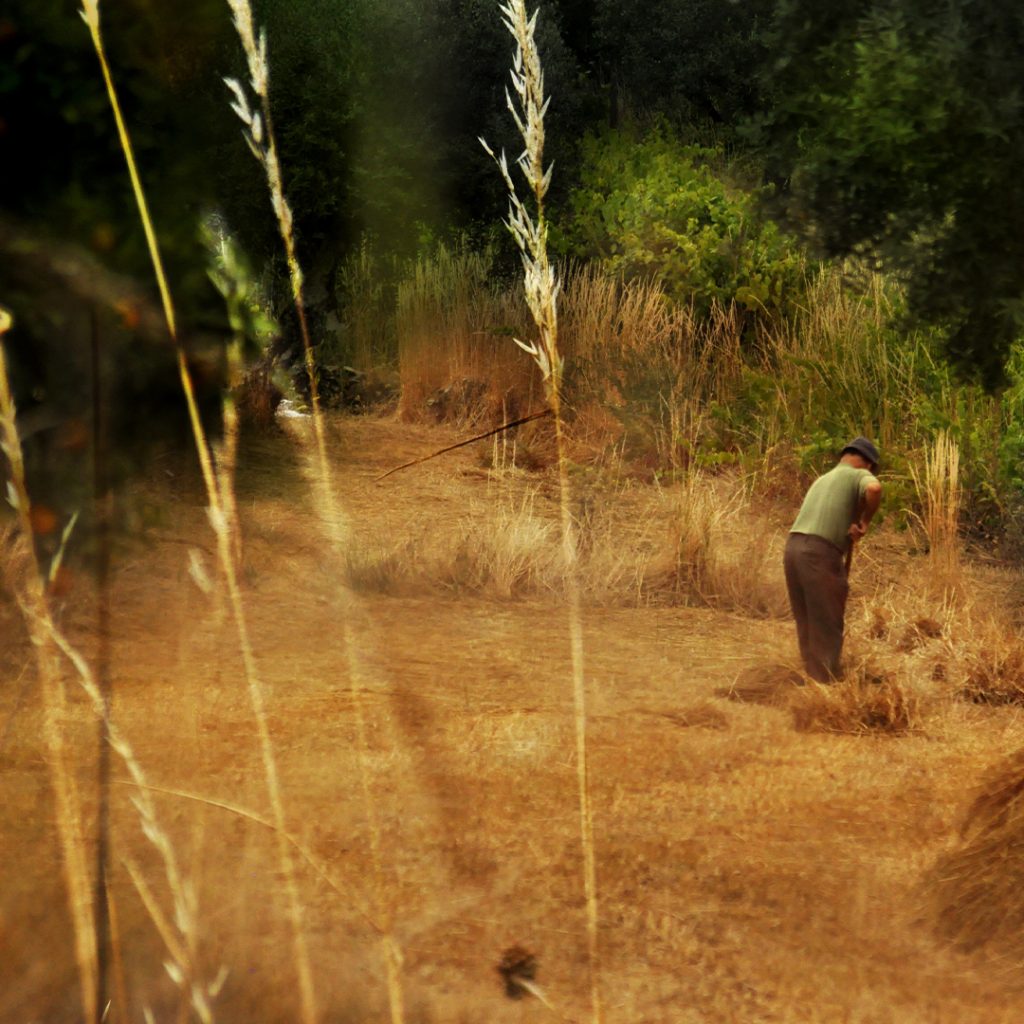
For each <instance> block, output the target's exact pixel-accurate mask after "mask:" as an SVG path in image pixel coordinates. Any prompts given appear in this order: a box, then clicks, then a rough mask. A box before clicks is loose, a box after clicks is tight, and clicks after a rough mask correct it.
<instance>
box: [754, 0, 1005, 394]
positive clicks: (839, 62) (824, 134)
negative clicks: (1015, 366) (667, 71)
mask: <svg viewBox="0 0 1024 1024" xmlns="http://www.w3.org/2000/svg"><path fill="white" fill-rule="evenodd" d="M769 45H770V47H771V49H772V51H773V54H774V56H775V62H774V64H773V65H772V67H773V70H772V74H771V83H772V89H773V103H772V104H771V105H770V106H767V107H766V108H765V109H764V110H763V111H762V113H761V115H760V117H759V127H760V129H761V141H762V143H765V144H767V145H768V146H769V153H770V158H771V160H772V162H773V163H772V166H773V170H774V173H775V174H776V176H777V177H778V178H779V180H781V181H784V182H786V183H787V184H788V198H789V199H790V209H791V212H792V213H793V214H795V215H796V216H797V217H798V218H799V219H802V220H803V221H804V223H805V226H806V227H807V229H808V231H809V233H810V234H811V236H812V237H813V238H814V239H815V240H816V241H817V242H818V243H819V244H820V246H821V248H822V250H823V251H824V252H825V253H826V254H828V255H831V256H838V255H845V254H849V253H858V254H861V255H863V256H866V257H868V258H870V259H874V260H876V261H878V262H879V263H880V264H881V265H883V266H885V267H887V268H889V269H893V270H896V271H898V272H899V273H900V274H901V275H902V276H903V278H904V280H905V281H906V283H907V287H908V293H907V294H908V300H909V306H910V312H911V313H913V314H914V315H915V316H916V317H917V318H918V319H920V320H924V321H927V322H929V323H932V324H936V325H938V326H939V327H940V328H942V329H943V332H944V335H945V337H946V349H947V351H948V353H949V354H950V355H951V356H952V357H953V359H954V360H955V361H956V362H957V363H959V364H960V365H961V366H962V367H965V368H968V369H970V368H975V369H977V370H978V371H979V372H980V374H981V376H982V378H983V379H984V380H985V381H986V382H987V383H989V384H993V383H996V382H997V381H999V380H1000V378H1001V374H1002V367H1003V364H1004V362H1005V360H1006V358H1007V353H1008V350H1009V347H1010V345H1011V342H1012V341H1013V339H1014V338H1015V337H1016V336H1017V335H1018V333H1019V331H1020V327H1021V323H1022V320H1021V313H1022V310H1024V305H1022V302H1024V179H1022V178H1021V175H1020V167H1021V166H1022V163H1024V118H1022V111H1024V63H1022V62H1021V59H1020V56H1021V53H1024V9H1021V8H1020V7H1019V6H1015V5H1013V4H1007V3H1005V2H1002V0H981V2H975V0H971V2H968V0H951V2H949V3H944V4H939V5H936V4H932V3H927V2H924V0H899V2H896V3H893V2H891V0H885V2H880V0H854V2H851V3H844V4H825V5H822V4H820V3H817V2H810V0H786V2H784V3H781V4H779V5H778V11H777V14H776V18H775V23H774V26H773V29H772V33H771V35H770V37H769Z"/></svg>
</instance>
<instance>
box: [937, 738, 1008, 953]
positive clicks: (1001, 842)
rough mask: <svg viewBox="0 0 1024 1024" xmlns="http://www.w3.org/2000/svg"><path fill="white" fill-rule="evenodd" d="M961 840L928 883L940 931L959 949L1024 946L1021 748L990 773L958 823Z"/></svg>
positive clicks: (995, 948) (1001, 950)
mask: <svg viewBox="0 0 1024 1024" xmlns="http://www.w3.org/2000/svg"><path fill="white" fill-rule="evenodd" d="M960 835H961V837H962V840H963V842H962V843H961V845H960V847H959V848H958V849H956V850H954V851H952V852H951V853H948V854H946V855H945V856H943V857H942V858H941V859H940V860H939V861H938V863H937V864H936V865H935V867H934V868H933V869H932V871H931V872H930V874H929V876H928V878H927V879H926V884H927V885H928V888H929V890H930V892H931V894H932V898H933V900H934V910H935V920H936V926H937V929H938V931H939V933H940V934H941V935H943V936H944V937H945V938H947V939H949V940H950V941H951V942H953V943H955V944H956V945H957V946H959V947H960V948H962V949H965V950H971V949H977V948H979V947H981V946H984V945H989V944H991V945H992V946H993V947H994V951H995V952H998V953H1000V954H1002V955H1003V956H1005V957H1007V959H1011V960H1014V961H1016V962H1017V963H1018V964H1019V963H1020V953H1021V951H1022V950H1024V750H1020V751H1018V752H1017V753H1016V754H1014V755H1013V756H1011V757H1010V758H1008V759H1007V760H1005V761H1003V762H1002V763H1001V764H999V765H998V766H996V768H995V769H994V770H993V771H992V772H991V773H990V774H989V775H988V777H987V778H986V779H985V781H984V782H983V784H982V787H981V790H980V792H979V794H978V796H977V797H976V798H975V800H974V803H973V804H972V805H971V807H970V809H969V810H968V812H967V814H966V816H965V817H964V821H963V824H962V825H961V827H960Z"/></svg>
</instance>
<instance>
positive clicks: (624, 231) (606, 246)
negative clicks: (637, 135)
mask: <svg viewBox="0 0 1024 1024" xmlns="http://www.w3.org/2000/svg"><path fill="white" fill-rule="evenodd" d="M726 170H727V169H726V168H725V167H724V166H723V163H722V160H721V158H720V156H719V154H718V153H716V152H715V151H714V150H711V149H707V148H704V147H700V146H694V145H684V144H681V143H680V142H678V141H676V140H675V139H674V138H673V137H672V136H671V135H669V134H666V133H664V132H655V133H654V134H651V135H649V136H648V137H646V138H644V139H642V140H639V141H638V140H636V139H634V138H631V137H630V136H629V135H625V134H622V133H619V132H608V133H606V134H604V135H601V136H588V137H587V139H585V140H584V143H583V147H582V152H581V161H580V170H579V181H578V184H577V186H576V188H575V189H574V190H573V193H572V197H571V199H570V203H569V210H570V214H569V216H567V217H566V219H565V230H566V239H565V244H566V246H567V248H568V250H569V251H570V252H571V253H572V254H573V255H574V256H576V257H579V258H584V259H587V258H599V259H601V260H602V261H604V263H605V264H606V266H607V267H608V269H610V270H612V271H613V272H618V273H621V274H623V275H624V276H625V277H627V278H633V277H642V276H650V277H654V278H656V279H657V280H658V281H660V282H661V285H662V287H663V288H664V290H665V292H666V294H667V295H668V296H669V297H670V298H672V299H673V300H675V301H676V302H680V303H684V304H693V306H694V307H695V308H696V309H697V310H698V311H699V312H702V313H707V312H708V311H709V310H710V308H711V307H712V305H713V304H715V303H718V304H720V305H729V304H730V303H733V302H735V303H737V304H738V305H739V306H741V307H742V308H744V309H745V310H747V311H748V313H749V314H751V316H754V315H757V316H768V317H773V316H774V317H779V316H783V315H785V314H786V313H787V312H789V311H790V306H791V303H792V301H793V299H795V298H796V296H797V295H798V294H799V291H800V287H801V285H802V282H803V269H804V268H803V259H802V257H801V254H800V252H799V250H798V248H797V247H796V245H795V244H794V243H793V242H792V241H791V240H790V239H787V238H786V237H785V236H784V235H782V234H781V233H780V232H779V230H778V228H777V227H776V226H775V224H774V223H772V222H771V221H769V220H766V219H765V218H764V217H763V216H762V215H761V214H760V212H759V209H758V204H757V192H756V191H749V190H745V189H743V188H740V187H737V186H730V185H728V184H727V183H726V181H725V178H724V172H725V171H726Z"/></svg>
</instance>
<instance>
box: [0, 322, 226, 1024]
mask: <svg viewBox="0 0 1024 1024" xmlns="http://www.w3.org/2000/svg"><path fill="white" fill-rule="evenodd" d="M3 326H4V325H3V322H2V317H0V336H2V334H3ZM0 432H2V435H3V441H2V443H0V444H2V449H3V452H4V454H5V455H6V456H7V459H8V462H9V464H10V466H11V483H10V487H9V500H10V501H11V503H12V505H14V507H15V509H16V510H17V512H18V518H19V523H20V526H21V530H22V534H23V537H24V540H25V541H26V543H27V544H28V546H29V551H30V552H31V551H32V550H33V548H32V532H31V530H32V527H31V504H30V499H29V495H28V490H27V488H26V486H25V473H24V460H23V457H22V450H21V443H20V441H19V440H18V434H17V428H16V426H15V408H14V401H13V398H12V396H11V390H10V382H9V378H8V374H7V362H6V358H5V356H4V353H3V349H2V346H0ZM30 560H31V561H32V563H33V564H32V565H31V570H34V571H30V572H29V573H27V576H26V579H24V580H22V581H21V584H20V587H19V588H18V589H16V594H17V596H18V598H19V602H20V603H21V606H22V608H23V610H24V612H25V615H26V618H27V621H28V625H29V629H30V634H31V636H32V640H33V645H34V646H35V648H36V650H37V652H39V653H37V657H38V658H39V659H40V677H41V678H42V680H43V687H44V703H45V706H46V734H47V742H48V744H50V745H51V757H52V758H59V760H54V764H56V765H58V766H59V768H60V769H61V770H62V771H64V772H67V771H68V769H67V764H66V761H65V759H64V754H63V739H62V737H61V734H60V727H59V725H58V724H57V723H56V722H54V721H53V719H54V717H55V714H57V715H59V714H63V712H64V694H63V685H62V683H61V681H60V679H61V677H60V667H59V664H58V663H57V660H56V658H55V657H53V655H54V654H56V653H57V652H59V653H60V654H63V655H64V657H65V658H66V659H67V660H68V661H69V662H70V664H71V666H72V668H73V669H74V678H75V679H76V680H77V682H78V685H79V686H80V687H81V689H82V690H83V691H84V693H85V695H86V698H87V699H88V701H89V704H90V706H91V708H92V710H93V712H94V714H95V715H96V717H97V719H99V720H100V721H102V722H103V724H104V725H105V730H104V734H105V737H106V740H107V742H108V743H109V744H110V747H111V749H113V751H114V752H115V753H116V754H117V755H118V756H119V757H120V758H121V760H122V761H123V763H124V765H125V767H126V769H127V771H128V774H129V776H130V778H131V779H132V781H133V782H134V783H135V787H136V794H135V796H134V797H133V803H134V805H135V808H136V810H137V811H138V814H139V819H140V821H141V823H142V831H143V833H144V834H145V836H146V838H147V839H149V841H150V842H151V843H152V844H153V846H154V847H155V848H156V850H157V852H158V854H159V856H160V860H161V862H162V864H163V867H164V873H165V875H166V878H167V884H168V888H169V890H170V893H171V898H172V901H173V906H174V925H175V931H173V932H170V929H169V928H164V929H163V931H164V932H165V933H167V932H170V934H171V935H172V938H171V941H170V942H169V943H168V944H167V948H168V952H169V953H170V955H171V957H172V964H171V967H170V968H169V970H170V971H171V973H172V977H175V978H176V980H178V981H179V985H180V986H181V988H182V989H183V991H184V993H185V995H186V996H187V998H188V1000H189V1002H190V1003H191V1005H192V1008H193V1009H194V1010H195V1012H196V1015H197V1016H198V1017H199V1019H200V1020H201V1021H202V1022H203V1024H212V1021H213V1013H212V1010H211V1007H210V1001H209V995H210V991H209V989H208V988H204V987H203V986H202V985H201V984H200V983H199V981H198V979H197V978H196V972H195V967H194V960H195V957H194V955H190V954H189V953H187V952H185V951H186V950H193V951H194V950H195V949H196V948H197V946H198V928H197V924H196V896H195V889H194V887H193V885H192V883H191V882H190V880H189V879H188V878H187V877H186V876H185V875H184V873H183V872H182V871H181V869H180V867H179V866H178V860H177V856H176V854H175V851H174V846H173V845H172V843H171V841H170V839H169V837H168V835H167V833H166V832H165V831H164V829H163V827H162V826H161V825H160V821H159V818H158V816H157V811H156V805H155V804H154V802H153V799H152V796H151V795H150V789H151V787H150V786H149V784H148V781H147V779H146V775H145V772H144V771H143V768H142V765H141V764H140V763H139V760H138V758H137V757H136V756H135V753H134V751H133V749H132V746H131V744H130V743H129V742H128V739H127V738H126V737H125V735H124V734H123V733H122V732H121V730H120V728H119V727H118V726H117V724H116V723H115V722H114V721H113V720H112V719H111V717H110V709H109V704H108V702H107V699H106V696H105V694H104V693H103V690H102V688H101V686H100V685H99V684H98V683H97V681H96V678H95V676H94V674H93V671H92V669H91V668H90V666H89V664H88V662H87V661H86V660H85V658H83V657H82V655H81V654H80V653H79V652H78V650H77V649H76V648H75V647H74V646H73V645H72V644H71V642H70V641H69V640H68V639H67V637H66V636H65V635H64V634H63V633H62V632H61V630H60V629H59V628H58V627H57V624H56V623H55V621H54V619H53V616H52V615H51V614H50V609H49V604H48V602H47V600H46V594H45V591H44V590H43V586H42V582H41V581H42V579H43V573H42V568H41V566H40V565H39V563H38V561H37V560H36V559H35V557H34V556H32V555H30ZM54 742H56V746H53V745H52V744H53V743H54ZM55 788H56V789H57V793H58V816H57V823H58V829H59V830H60V831H61V834H62V837H64V836H65V835H68V836H70V837H71V839H72V843H73V845H76V846H77V850H72V851H71V852H72V857H71V864H72V870H73V871H74V872H75V873H76V874H80V873H83V872H84V874H85V875H86V876H87V872H86V871H85V866H84V865H85V860H84V855H85V844H84V838H83V836H82V833H81V821H80V804H78V803H77V794H76V792H75V787H74V781H73V778H71V779H70V785H69V784H68V780H63V781H60V780H57V779H55ZM76 814H77V815H78V819H79V820H78V821H77V823H76V822H75V815H76ZM76 832H77V833H78V834H77V836H76V835H75V833H76ZM79 857H81V866H80V867H79V866H78V863H77V862H78V860H79ZM65 860H66V862H67V855H65ZM73 884H74V885H79V884H81V883H80V880H79V879H76V880H75V882H74V883H73ZM69 888H70V886H69ZM76 900H77V901H78V904H79V914H81V911H82V910H83V909H84V908H86V906H87V903H86V902H85V901H83V899H82V896H81V894H79V895H78V896H76ZM75 926H76V946H79V947H80V946H81V945H82V944H83V940H84V937H83V936H79V935H78V932H77V929H78V927H79V921H78V919H76V921H75ZM92 945H93V949H92V955H93V956H95V955H96V953H97V951H96V949H95V944H94V943H92ZM79 957H80V958H81V953H80V952H79ZM93 970H95V966H94V967H93ZM186 982H187V984H186ZM90 984H96V980H93V981H91V982H90ZM86 1002H87V1003H88V1004H90V1005H92V1012H93V1016H91V1017H89V1016H87V1017H86V1018H85V1019H86V1020H87V1021H93V1020H99V1017H98V1016H97V1015H96V1014H97V1012H98V1011H97V1008H96V1006H95V1005H93V1004H94V1003H95V993H93V995H92V996H91V997H88V996H87V998H86ZM122 1009H123V1008H122ZM124 1012H127V1011H126V1010H124Z"/></svg>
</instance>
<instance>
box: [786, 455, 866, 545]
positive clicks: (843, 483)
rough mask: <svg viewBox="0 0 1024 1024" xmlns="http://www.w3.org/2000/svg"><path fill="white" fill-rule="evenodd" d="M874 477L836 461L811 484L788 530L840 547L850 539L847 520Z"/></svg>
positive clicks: (850, 519) (855, 516)
mask: <svg viewBox="0 0 1024 1024" xmlns="http://www.w3.org/2000/svg"><path fill="white" fill-rule="evenodd" d="M873 479H874V477H873V476H872V475H871V473H870V471H869V470H866V469H858V468H856V467H854V466H849V465H846V464H845V463H842V462H840V463H839V465H837V466H835V467H834V468H833V469H830V470H829V471H828V472H827V473H824V474H822V475H821V476H819V477H818V479H817V480H815V481H814V483H813V484H811V486H810V489H809V490H808V491H807V495H806V497H805V498H804V502H803V504H802V505H801V506H800V512H799V513H798V515H797V517H796V522H794V523H793V526H792V527H791V528H790V531H789V532H790V533H805V534H808V535H810V536H815V537H824V538H825V540H827V541H828V542H829V543H830V544H834V545H835V546H836V547H837V548H839V550H840V551H845V550H846V548H847V545H848V544H849V543H850V538H849V529H850V524H851V523H852V522H853V521H854V519H856V518H857V509H858V507H859V505H860V499H861V498H862V497H863V495H864V493H865V492H866V491H867V488H868V484H869V483H870V482H871V481H872V480H873Z"/></svg>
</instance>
